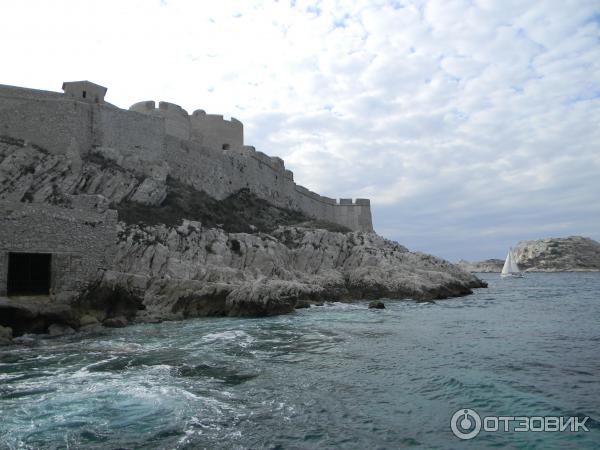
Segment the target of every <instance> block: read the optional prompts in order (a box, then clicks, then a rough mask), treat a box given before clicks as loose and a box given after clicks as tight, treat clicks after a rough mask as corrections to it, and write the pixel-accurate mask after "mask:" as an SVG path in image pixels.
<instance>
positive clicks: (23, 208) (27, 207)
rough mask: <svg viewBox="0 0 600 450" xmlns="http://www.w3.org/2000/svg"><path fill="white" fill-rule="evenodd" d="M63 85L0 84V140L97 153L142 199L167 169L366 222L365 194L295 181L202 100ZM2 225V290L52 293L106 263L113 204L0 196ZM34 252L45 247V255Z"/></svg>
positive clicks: (211, 186) (151, 196) (216, 187)
mask: <svg viewBox="0 0 600 450" xmlns="http://www.w3.org/2000/svg"><path fill="white" fill-rule="evenodd" d="M62 88H63V91H64V93H59V92H50V91H41V90H34V89H27V88H21V87H13V86H4V85H0V145H7V146H13V147H15V146H16V147H19V148H22V149H23V151H26V150H27V149H28V148H29V149H31V148H33V149H38V150H39V151H43V152H44V153H45V154H48V155H54V156H56V155H58V156H61V157H65V158H68V160H69V161H70V168H71V169H70V170H72V171H77V170H80V168H81V165H82V161H83V160H85V159H86V158H89V157H91V156H94V155H95V156H99V157H101V158H102V159H103V160H105V161H110V162H111V164H116V165H118V166H119V167H121V168H123V169H126V170H128V171H131V172H133V173H135V174H136V176H137V177H138V178H139V179H143V182H142V189H139V190H138V192H137V193H136V196H135V197H134V198H132V199H131V200H133V201H136V202H139V203H142V204H147V205H159V204H161V202H162V201H163V200H164V199H165V196H166V191H165V189H164V186H165V181H166V180H167V177H172V178H173V179H176V180H178V181H179V182H181V183H183V184H185V185H188V186H191V187H193V188H194V189H196V190H198V191H204V192H206V193H207V194H208V195H210V196H211V197H214V198H216V199H218V200H220V199H224V198H226V197H227V196H229V195H231V194H233V193H235V192H238V191H239V190H241V189H248V190H249V191H250V192H252V193H254V194H255V195H256V196H258V197H260V198H262V199H264V200H267V201H268V202H270V203H272V204H274V205H276V206H278V207H283V208H288V209H291V210H297V211H301V212H303V213H304V214H305V215H307V216H309V217H313V218H314V219H317V220H322V221H327V222H332V223H336V224H339V225H343V226H345V227H347V228H349V229H351V230H355V231H373V226H372V219H371V210H370V201H369V200H368V199H356V200H354V201H353V200H352V199H339V200H335V199H333V198H328V197H323V196H321V195H318V194H316V193H314V192H311V191H310V190H308V189H306V188H304V187H302V186H300V185H298V184H296V183H295V182H294V175H293V173H292V172H291V171H290V170H287V169H286V168H285V164H284V161H283V160H282V159H281V158H278V157H270V156H268V155H266V154H264V153H261V152H259V151H256V150H255V149H254V147H251V146H247V145H244V130H243V124H242V123H241V122H240V121H238V120H236V119H233V118H232V119H231V120H225V119H224V118H223V116H220V115H212V114H206V113H205V112H204V111H203V110H197V111H194V112H193V113H192V114H191V115H189V114H188V113H187V112H186V111H185V110H184V109H182V108H181V107H179V106H177V105H174V104H171V103H167V102H159V103H158V106H157V105H156V104H155V102H154V101H144V102H139V103H136V104H134V105H133V106H131V107H130V108H129V110H123V109H120V108H118V107H116V106H114V105H112V104H110V103H108V102H106V101H105V99H104V97H105V95H106V91H107V88H105V87H102V86H99V85H97V84H94V83H92V82H89V81H76V82H65V83H63V86H62ZM13 163H14V161H4V162H0V176H2V165H3V164H13ZM161 186H162V187H163V189H161ZM21 194H22V193H21ZM19 195H20V194H19ZM0 228H1V229H0V296H4V295H7V293H8V294H10V293H11V289H12V291H13V293H18V292H19V286H20V285H23V284H27V283H30V284H31V282H35V283H37V284H39V286H40V291H48V290H49V294H50V295H51V296H52V295H55V294H58V293H61V292H65V293H68V292H73V293H74V292H77V291H80V290H81V289H82V288H84V287H85V286H84V285H85V283H83V285H82V283H81V281H82V280H92V279H93V278H94V276H95V274H96V273H97V271H98V269H103V268H106V267H109V266H110V264H111V251H110V249H111V245H112V243H114V242H115V241H116V228H117V214H116V211H113V210H110V209H109V208H108V202H107V201H106V199H103V198H102V197H100V196H95V195H76V196H73V198H72V199H71V201H69V204H68V205H51V204H47V203H36V202H35V199H33V201H32V202H31V201H30V202H23V200H22V197H19V196H16V197H15V198H11V197H10V196H8V197H7V196H4V197H1V196H0ZM11 255H12V259H13V261H12V262H11ZM40 255H51V263H50V262H48V263H46V262H45V261H46V260H44V259H43V258H41V257H40ZM48 261H50V257H48ZM47 264H50V265H51V267H50V266H48V267H47V268H46V269H44V270H41V271H40V270H37V272H36V273H37V275H36V277H37V278H39V279H36V280H32V279H30V280H20V279H18V275H15V274H12V275H11V270H15V271H19V270H25V269H23V268H26V267H30V268H31V267H38V268H39V267H42V266H43V267H45V266H46V265H47ZM11 265H12V266H13V269H11ZM15 273H16V272H15ZM35 283H34V284H35ZM11 284H12V285H13V286H12V288H11ZM44 286H46V287H44ZM46 293H48V292H46Z"/></svg>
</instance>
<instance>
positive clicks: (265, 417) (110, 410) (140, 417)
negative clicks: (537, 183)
mask: <svg viewBox="0 0 600 450" xmlns="http://www.w3.org/2000/svg"><path fill="white" fill-rule="evenodd" d="M481 277H482V278H484V279H486V280H487V281H488V282H489V288H488V289H479V290H477V291H476V292H475V294H474V295H471V296H468V297H463V298H458V299H449V300H442V301H438V302H436V303H434V304H427V303H415V302H411V301H392V300H386V306H387V309H385V310H368V309H367V307H366V305H367V304H366V303H365V302H359V303H355V304H340V303H334V304H331V305H326V306H322V307H313V308H310V309H306V310H299V311H297V312H296V313H294V314H291V315H287V316H279V317H272V318H263V319H225V318H224V319H197V320H189V321H184V322H168V323H162V324H156V325H136V326H132V327H128V328H124V329H118V330H108V331H106V332H105V333H103V334H101V335H97V336H93V337H87V338H85V339H83V340H81V339H80V338H76V337H63V338H55V339H37V340H34V341H31V342H28V343H26V344H23V345H21V346H18V347H12V348H8V349H2V350H0V417H1V423H0V447H1V448H102V449H104V448H107V449H114V448H131V449H136V448H169V449H170V448H181V449H192V448H210V449H214V448H240V449H242V448H253V449H254V448H269V449H288V448H292V449H295V448H297V449H310V448H315V449H316V448H319V449H320V448H342V449H343V448H348V449H394V448H423V449H425V448H427V449H429V448H443V449H445V448H473V449H480V448H502V447H504V448H527V449H553V448H556V449H564V448H576V449H591V448H598V447H599V446H600V429H599V425H598V423H599V421H600V381H599V380H600V350H599V348H600V326H599V325H600V274H598V273H596V274H594V273H592V274H584V273H581V274H577V273H573V274H529V275H528V276H527V277H526V278H524V279H515V280H512V279H511V280H501V279H500V278H499V277H498V275H496V274H493V275H486V274H483V275H481ZM460 408H471V409H474V410H476V411H477V412H478V413H479V414H480V415H481V416H489V415H508V416H523V415H528V416H534V415H535V416H541V415H565V416H571V415H575V416H579V417H583V416H589V417H590V419H588V421H587V422H586V425H587V426H588V427H589V428H590V432H587V433H586V432H579V433H570V432H562V433H557V432H554V433H551V432H545V433H540V432H528V433H516V432H510V433H505V432H496V433H492V432H484V431H482V432H481V433H480V434H479V435H478V436H477V437H476V438H474V439H473V440H470V441H461V440H459V439H457V438H456V437H455V436H454V435H453V434H452V432H451V430H450V418H451V416H452V415H453V413H454V412H455V411H457V410H458V409H460Z"/></svg>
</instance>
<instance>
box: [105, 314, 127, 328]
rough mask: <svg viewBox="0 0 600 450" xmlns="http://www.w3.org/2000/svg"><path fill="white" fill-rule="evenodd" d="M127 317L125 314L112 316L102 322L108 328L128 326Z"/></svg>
mask: <svg viewBox="0 0 600 450" xmlns="http://www.w3.org/2000/svg"><path fill="white" fill-rule="evenodd" d="M127 323H128V322H127V319H126V318H125V317H123V316H118V317H110V318H108V319H105V320H104V321H103V322H102V325H104V326H105V327H107V328H123V327H126V326H127Z"/></svg>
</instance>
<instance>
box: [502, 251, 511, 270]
mask: <svg viewBox="0 0 600 450" xmlns="http://www.w3.org/2000/svg"><path fill="white" fill-rule="evenodd" d="M510 257H511V253H510V250H509V251H508V254H507V255H506V260H505V261H504V265H503V266H502V275H508V274H509V273H510V259H511V258H510Z"/></svg>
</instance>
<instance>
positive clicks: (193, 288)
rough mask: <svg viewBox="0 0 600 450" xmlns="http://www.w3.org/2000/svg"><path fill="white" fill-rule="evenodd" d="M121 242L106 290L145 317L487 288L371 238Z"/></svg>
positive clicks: (297, 231) (145, 238)
mask: <svg viewBox="0 0 600 450" xmlns="http://www.w3.org/2000/svg"><path fill="white" fill-rule="evenodd" d="M119 236H120V241H119V245H118V251H117V256H116V259H115V265H114V270H113V271H110V272H108V273H107V274H106V275H105V277H104V280H103V286H105V287H107V286H109V287H111V288H114V287H117V286H118V287H119V288H121V289H124V290H128V291H129V292H131V293H132V295H137V296H140V297H143V305H144V308H145V310H144V311H142V312H141V314H140V316H141V317H146V318H147V319H152V318H156V317H160V318H181V317H190V316H197V315H268V314H280V313H286V312H290V311H292V310H294V309H295V308H296V307H298V306H305V305H306V303H307V302H308V303H319V302H322V301H333V300H342V301H344V300H353V299H376V298H382V297H387V298H397V299H400V298H412V299H416V300H430V299H437V298H446V297H452V296H459V295H466V294H469V293H471V292H472V291H471V289H472V288H475V287H483V286H484V283H482V282H481V281H480V280H479V279H477V278H476V277H474V276H473V275H471V274H469V273H467V272H465V271H463V270H462V269H460V268H459V267H457V266H456V265H452V264H450V263H448V262H447V261H444V260H442V259H440V258H436V257H434V256H431V255H426V254H422V253H412V252H409V251H408V250H407V249H406V248H405V247H403V246H401V245H399V244H397V243H396V242H393V241H390V240H387V239H384V238H382V237H380V236H378V235H377V234H375V233H363V232H352V233H341V232H331V231H326V230H320V229H307V228H302V227H280V228H278V229H276V230H275V231H273V232H272V233H270V234H265V233H256V234H248V233H227V232H225V231H223V230H220V229H214V228H213V229H205V228H203V227H202V226H201V224H200V223H198V222H190V221H184V223H183V224H182V225H180V226H179V227H167V226H164V225H162V226H141V225H129V226H126V225H121V229H120V231H119Z"/></svg>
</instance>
